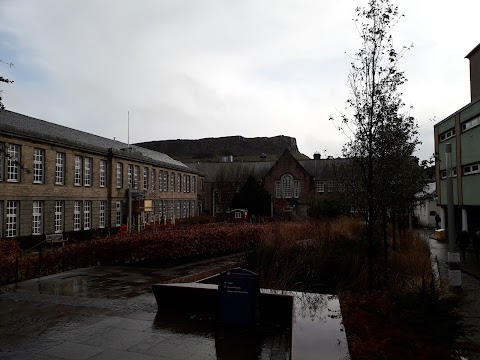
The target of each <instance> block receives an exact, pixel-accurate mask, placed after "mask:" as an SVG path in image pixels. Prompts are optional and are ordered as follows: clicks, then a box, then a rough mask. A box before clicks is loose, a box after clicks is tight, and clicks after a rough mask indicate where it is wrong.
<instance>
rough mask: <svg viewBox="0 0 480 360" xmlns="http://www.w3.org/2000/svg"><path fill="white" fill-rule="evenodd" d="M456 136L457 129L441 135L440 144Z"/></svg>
mask: <svg viewBox="0 0 480 360" xmlns="http://www.w3.org/2000/svg"><path fill="white" fill-rule="evenodd" d="M454 136H455V129H451V130H448V131H446V132H444V133H443V134H441V135H440V142H442V141H445V140H448V139H450V138H452V137H454Z"/></svg>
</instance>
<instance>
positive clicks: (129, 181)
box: [128, 164, 133, 189]
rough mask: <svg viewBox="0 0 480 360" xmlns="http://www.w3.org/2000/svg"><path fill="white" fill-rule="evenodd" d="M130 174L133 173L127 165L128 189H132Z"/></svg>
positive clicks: (129, 165)
mask: <svg viewBox="0 0 480 360" xmlns="http://www.w3.org/2000/svg"><path fill="white" fill-rule="evenodd" d="M132 173H133V165H131V164H128V188H129V189H131V188H132Z"/></svg>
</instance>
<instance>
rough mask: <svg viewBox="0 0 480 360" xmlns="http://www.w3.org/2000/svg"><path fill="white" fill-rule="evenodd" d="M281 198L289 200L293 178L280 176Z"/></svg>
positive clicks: (291, 194) (291, 193) (287, 175)
mask: <svg viewBox="0 0 480 360" xmlns="http://www.w3.org/2000/svg"><path fill="white" fill-rule="evenodd" d="M281 182H282V197H284V198H291V197H292V196H293V176H292V175H290V174H285V175H283V176H282V179H281Z"/></svg>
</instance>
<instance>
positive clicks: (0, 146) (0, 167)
mask: <svg viewBox="0 0 480 360" xmlns="http://www.w3.org/2000/svg"><path fill="white" fill-rule="evenodd" d="M5 152H6V148H5V143H2V142H0V181H3V180H4V177H3V174H4V171H5ZM2 208H3V207H2ZM0 215H1V214H0ZM0 234H1V229H0Z"/></svg>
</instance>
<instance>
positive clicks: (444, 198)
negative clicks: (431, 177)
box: [440, 177, 458, 205]
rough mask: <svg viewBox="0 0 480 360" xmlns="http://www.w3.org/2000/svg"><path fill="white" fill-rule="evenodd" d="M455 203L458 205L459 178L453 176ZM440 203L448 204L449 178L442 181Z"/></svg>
mask: <svg viewBox="0 0 480 360" xmlns="http://www.w3.org/2000/svg"><path fill="white" fill-rule="evenodd" d="M453 203H454V204H455V205H458V191H457V178H456V177H454V178H453ZM440 204H441V205H447V180H446V179H444V180H442V181H440Z"/></svg>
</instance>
